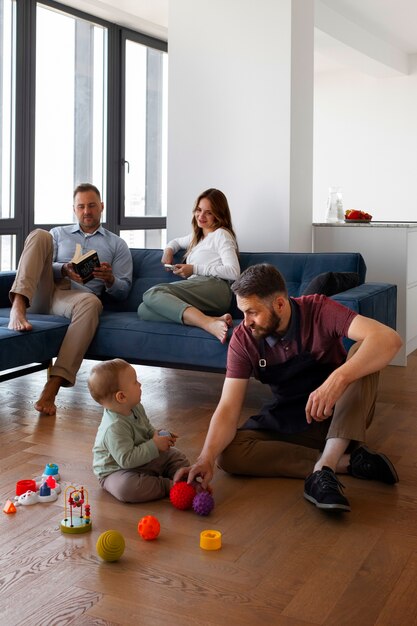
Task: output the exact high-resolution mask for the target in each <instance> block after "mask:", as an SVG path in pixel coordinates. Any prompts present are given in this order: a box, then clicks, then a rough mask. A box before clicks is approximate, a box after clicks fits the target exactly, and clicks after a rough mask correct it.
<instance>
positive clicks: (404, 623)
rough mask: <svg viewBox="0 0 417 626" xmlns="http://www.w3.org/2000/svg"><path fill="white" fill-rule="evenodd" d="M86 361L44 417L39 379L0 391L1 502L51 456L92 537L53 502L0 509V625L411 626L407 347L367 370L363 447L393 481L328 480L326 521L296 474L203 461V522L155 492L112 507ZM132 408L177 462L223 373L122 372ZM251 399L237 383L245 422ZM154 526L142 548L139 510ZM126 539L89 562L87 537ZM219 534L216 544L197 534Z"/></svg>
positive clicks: (414, 440) (414, 461)
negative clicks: (333, 498)
mask: <svg viewBox="0 0 417 626" xmlns="http://www.w3.org/2000/svg"><path fill="white" fill-rule="evenodd" d="M91 365H92V363H91V362H88V361H87V362H85V363H84V365H83V367H82V370H81V371H80V375H79V379H78V382H77V385H76V386H75V388H73V389H64V390H62V391H61V394H60V396H59V407H58V413H57V416H56V418H53V417H38V415H37V413H36V412H35V411H34V409H33V403H34V401H35V400H36V399H37V396H38V394H39V391H40V389H41V387H42V385H43V383H44V378H45V373H43V372H41V373H37V374H33V375H30V376H26V377H22V378H20V379H17V380H14V381H12V382H8V383H3V384H2V385H0V450H1V453H0V458H1V461H0V502H1V505H2V506H1V508H2V509H3V506H4V502H5V501H6V500H7V499H8V498H12V497H13V496H14V491H15V484H16V481H17V480H21V479H24V478H34V477H37V476H39V475H40V474H42V472H43V470H44V467H45V464H46V463H50V462H53V463H57V464H58V466H59V470H60V473H61V476H62V484H63V486H65V485H69V484H72V485H77V486H79V485H84V486H85V487H87V489H88V493H89V501H90V504H91V518H92V523H93V529H92V532H90V533H87V534H84V535H74V536H72V535H65V534H62V533H61V531H60V529H59V524H60V521H61V519H63V517H64V508H63V495H62V494H61V496H60V497H59V499H58V500H57V501H56V502H54V503H49V504H39V503H38V504H35V505H33V506H21V507H19V508H18V509H17V512H16V514H14V515H6V514H4V513H1V512H0V524H1V526H0V538H1V552H0V564H1V567H0V624H4V625H7V626H17V625H23V624H24V625H28V626H47V625H50V626H57V625H69V624H74V625H76V626H83V625H86V624H107V625H116V624H120V625H121V624H123V625H128V626H132V625H135V626H136V625H139V626H142V625H143V626H159V625H162V624H164V625H167V626H177V625H178V626H186V625H191V624H194V625H197V624H198V625H207V626H208V625H213V626H214V625H215V626H220V625H227V626H234V625H239V626H256V625H258V624H259V625H268V624H273V625H277V626H284V625H285V626H307V625H312V624H320V625H321V624H323V625H325V626H342V625H346V626H365V625H369V626H370V625H377V626H408V625H410V626H411V625H415V624H417V456H416V450H417V386H416V379H417V354H413V355H411V356H410V357H409V364H408V367H407V368H402V367H389V368H387V370H386V371H385V372H384V373H383V374H382V377H381V384H380V395H379V402H378V405H377V416H376V419H375V422H374V425H373V426H372V429H371V432H370V436H369V441H368V443H369V445H371V446H372V447H375V448H377V449H379V450H381V451H383V452H385V453H386V454H387V455H388V456H389V457H390V458H391V460H392V461H393V462H394V464H395V465H396V467H397V470H398V473H399V475H400V483H399V484H398V485H396V486H394V487H391V486H385V485H382V484H379V483H372V482H366V481H359V480H355V479H353V478H352V477H343V482H344V484H345V485H346V492H345V493H346V495H347V496H348V498H349V500H350V503H351V506H352V512H351V513H350V514H345V515H342V516H339V517H331V516H328V515H326V514H324V513H323V512H320V511H318V510H317V509H316V508H315V507H314V506H313V505H311V504H310V503H308V502H307V501H306V500H305V499H304V498H303V483H302V481H299V480H288V479H247V478H239V477H232V476H228V475H226V474H224V473H223V472H221V471H220V470H218V472H217V474H216V478H215V481H214V497H215V502H216V506H215V509H214V510H213V512H212V513H211V515H210V516H209V517H200V516H198V515H196V514H195V513H193V512H192V511H185V512H184V511H178V510H176V509H174V507H173V506H172V505H171V504H170V502H169V500H163V501H158V502H151V503H149V504H142V505H128V504H121V503H119V502H117V501H115V500H114V499H113V498H112V497H111V496H110V495H108V494H106V493H105V492H103V491H102V490H101V489H100V488H99V486H98V484H97V482H96V480H95V478H94V476H93V473H92V470H91V460H92V455H91V447H92V444H93V441H94V436H95V431H96V428H97V425H98V423H99V421H100V417H101V409H100V407H98V405H96V404H95V403H94V402H93V401H92V400H91V399H90V397H89V395H88V392H87V390H86V378H87V376H88V372H89V369H90V367H91ZM137 371H138V374H139V378H140V380H141V381H142V383H143V404H144V405H145V408H146V410H147V413H148V415H149V417H150V418H151V420H152V421H153V423H154V425H155V426H156V427H166V428H168V429H171V430H174V431H175V432H178V433H179V434H180V439H179V441H178V447H179V448H181V449H182V450H183V451H184V452H185V453H186V454H187V455H188V456H189V458H190V459H193V458H195V455H196V454H197V452H198V451H199V450H200V447H201V444H202V442H203V439H204V435H205V432H206V429H207V425H208V422H209V419H210V416H211V414H212V411H213V409H214V407H215V405H216V402H217V400H218V398H219V395H220V390H221V386H222V380H223V377H222V376H221V375H217V374H202V373H192V372H182V371H174V370H164V369H159V368H146V367H137ZM263 393H264V390H263V389H261V386H260V385H258V384H256V383H255V382H254V383H253V384H251V387H250V392H249V396H248V404H247V411H246V413H247V415H249V414H250V413H251V410H252V409H253V408H256V407H258V405H259V402H260V397H261V395H262V394H263ZM147 514H152V515H155V516H156V517H157V518H158V519H159V521H160V523H161V534H160V536H159V538H158V539H157V540H156V541H152V542H150V541H148V542H146V541H144V540H143V539H142V538H141V537H140V536H139V535H138V533H137V524H138V521H139V520H140V518H141V517H143V516H144V515H147ZM109 529H116V530H118V531H120V532H121V533H122V534H123V536H124V537H125V541H126V549H125V552H124V555H123V556H122V558H121V559H120V561H118V562H115V563H107V562H104V561H102V560H101V559H100V558H99V557H98V555H97V553H96V549H95V544H96V541H97V538H98V536H99V535H100V534H101V533H102V532H103V531H106V530H109ZM205 529H214V530H219V531H220V532H221V533H222V539H223V546H222V549H221V550H219V551H216V552H206V551H203V550H201V549H200V547H199V537H200V532H201V531H202V530H205Z"/></svg>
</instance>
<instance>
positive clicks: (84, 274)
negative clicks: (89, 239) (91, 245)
mask: <svg viewBox="0 0 417 626" xmlns="http://www.w3.org/2000/svg"><path fill="white" fill-rule="evenodd" d="M71 263H72V266H73V268H74V271H75V272H77V274H78V275H79V276H81V278H82V281H83V283H88V281H89V280H91V279H92V278H94V276H93V271H94V268H96V267H100V261H99V258H98V254H97V252H96V251H95V250H89V251H88V252H86V253H85V254H81V245H80V244H79V243H77V244H75V252H74V256H73V257H72V259H71Z"/></svg>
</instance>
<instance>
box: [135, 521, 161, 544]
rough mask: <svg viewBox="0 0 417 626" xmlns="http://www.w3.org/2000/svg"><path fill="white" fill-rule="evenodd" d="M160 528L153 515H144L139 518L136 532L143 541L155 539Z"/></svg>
mask: <svg viewBox="0 0 417 626" xmlns="http://www.w3.org/2000/svg"><path fill="white" fill-rule="evenodd" d="M160 530H161V525H160V523H159V522H158V520H157V519H156V517H154V516H153V515H145V517H142V519H141V520H139V523H138V533H139V535H140V536H141V537H142V539H145V541H150V540H152V539H156V538H157V536H158V535H159V532H160Z"/></svg>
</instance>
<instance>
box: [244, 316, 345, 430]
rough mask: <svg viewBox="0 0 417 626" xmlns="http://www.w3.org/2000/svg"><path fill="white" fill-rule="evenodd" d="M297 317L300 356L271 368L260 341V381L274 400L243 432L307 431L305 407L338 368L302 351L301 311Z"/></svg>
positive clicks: (247, 424)
mask: <svg viewBox="0 0 417 626" xmlns="http://www.w3.org/2000/svg"><path fill="white" fill-rule="evenodd" d="M292 311H293V315H295V320H294V322H295V334H296V339H297V347H298V354H297V355H296V356H294V357H292V358H291V359H289V360H288V361H285V363H276V364H275V365H268V363H267V361H266V359H265V343H264V341H265V340H264V339H262V340H261V341H259V356H260V358H259V363H258V378H259V380H260V381H261V382H262V383H264V384H266V385H269V386H270V388H271V391H272V394H273V396H274V399H273V400H272V401H270V402H268V403H266V404H265V405H264V406H263V407H262V409H261V412H260V413H259V414H258V415H253V416H252V417H250V418H249V419H248V420H247V421H246V422H245V424H244V425H243V426H242V427H241V429H242V430H259V429H262V430H275V431H279V432H282V433H300V432H302V431H305V430H307V429H308V428H309V427H310V424H308V423H307V420H306V414H305V407H306V404H307V400H308V397H309V395H310V393H311V392H312V391H314V390H315V389H317V387H319V386H320V385H321V384H322V383H323V382H324V381H325V380H326V378H327V377H328V376H329V374H331V372H332V371H333V370H334V369H335V368H336V366H335V365H334V364H332V363H325V364H323V363H319V362H317V361H316V360H315V359H314V358H313V357H312V355H311V354H310V353H309V352H302V346H301V333H300V319H299V311H298V310H296V308H295V307H293V308H292Z"/></svg>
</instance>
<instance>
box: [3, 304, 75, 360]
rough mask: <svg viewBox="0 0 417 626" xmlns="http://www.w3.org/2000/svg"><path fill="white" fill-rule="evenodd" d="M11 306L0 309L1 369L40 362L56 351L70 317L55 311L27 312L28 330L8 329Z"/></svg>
mask: <svg viewBox="0 0 417 626" xmlns="http://www.w3.org/2000/svg"><path fill="white" fill-rule="evenodd" d="M9 312H10V309H0V341H1V350H0V371H2V370H7V369H12V368H14V367H20V366H22V365H26V364H27V363H42V362H44V361H48V360H49V359H52V358H53V357H55V356H56V355H57V354H58V351H59V348H60V346H61V343H62V340H63V338H64V337H65V333H66V332H67V327H68V324H69V320H68V319H66V318H65V317H60V316H58V315H39V314H36V315H35V314H31V315H28V319H29V321H30V322H31V323H32V325H33V330H31V331H30V332H19V331H17V330H9V329H8V328H7V326H8V323H9Z"/></svg>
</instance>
